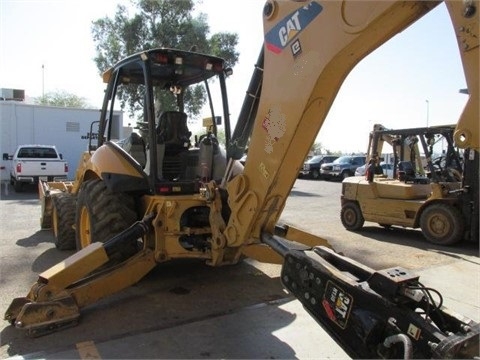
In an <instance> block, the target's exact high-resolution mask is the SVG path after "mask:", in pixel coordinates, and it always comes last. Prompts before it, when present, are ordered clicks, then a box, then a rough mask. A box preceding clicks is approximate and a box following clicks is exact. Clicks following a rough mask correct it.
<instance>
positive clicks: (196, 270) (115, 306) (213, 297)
mask: <svg viewBox="0 0 480 360" xmlns="http://www.w3.org/2000/svg"><path fill="white" fill-rule="evenodd" d="M51 251H52V252H53V251H55V249H51ZM47 253H48V254H47ZM49 255H51V252H50V250H49V251H47V252H45V253H44V254H42V255H41V257H48V256H49ZM39 258H40V257H39ZM40 264H42V265H40ZM43 266H44V261H43V260H39V259H37V261H36V264H34V266H33V267H35V268H43ZM287 297H288V294H287V293H286V292H285V291H284V290H283V287H282V285H281V282H280V280H279V278H278V277H269V276H267V275H265V274H263V273H262V272H261V271H259V270H258V269H257V268H255V267H253V266H251V265H249V264H247V263H245V262H241V263H239V264H237V265H234V266H226V267H220V268H212V267H209V266H207V265H205V264H204V263H203V262H201V261H198V260H179V261H170V262H167V263H164V264H160V265H158V266H157V267H156V268H155V269H154V270H152V271H151V272H150V273H149V274H148V275H147V276H145V277H144V278H143V279H142V280H141V281H140V282H139V283H137V284H136V285H134V286H132V287H129V288H127V289H125V290H123V291H121V292H119V293H117V294H114V295H111V296H109V297H107V298H106V299H103V300H101V301H99V302H98V303H96V304H93V305H91V306H89V307H86V308H85V309H83V310H82V311H81V313H82V316H81V320H80V323H79V325H78V326H76V327H72V328H68V329H64V330H61V331H60V332H57V333H53V334H50V335H46V336H43V337H40V338H28V337H26V335H25V334H24V333H23V332H21V331H19V330H17V329H15V328H14V327H12V326H8V327H6V328H5V329H3V331H2V333H1V345H2V346H4V345H8V350H7V351H8V354H9V355H10V356H14V355H25V354H31V353H36V352H39V351H42V352H45V353H47V354H48V353H49V352H50V353H52V352H53V351H55V352H58V350H59V349H60V350H61V349H70V348H74V347H75V344H76V343H78V342H82V341H91V340H93V341H94V342H95V343H104V342H107V341H111V340H115V339H122V338H125V337H129V336H134V335H137V334H145V333H150V332H153V331H159V330H162V331H163V330H165V329H173V328H176V327H179V326H186V325H188V324H192V323H195V322H198V321H204V320H207V319H209V318H214V317H221V316H224V315H226V314H232V313H236V312H239V311H242V309H245V308H248V307H252V306H257V305H258V304H265V303H269V302H272V301H277V300H281V299H285V298H287ZM279 311H280V309H279ZM283 319H284V323H282V322H280V323H278V326H279V327H283V326H287V325H288V323H290V322H291V321H293V319H294V315H292V314H284V315H283ZM247 320H248V321H255V319H247ZM247 320H245V321H247ZM273 330H275V329H268V328H265V329H263V330H262V331H267V332H272V331H273ZM181 336H188V334H185V335H181ZM275 340H277V341H278V339H276V338H275V337H273V336H271V341H275ZM277 346H278V344H277ZM284 355H285V357H286V358H289V357H291V356H293V354H291V353H288V351H286V352H284ZM42 356H45V355H42ZM136 356H138V357H150V356H149V355H146V356H143V355H142V354H141V353H138V354H136ZM165 356H167V357H174V353H173V352H172V353H168V354H165ZM104 357H105V358H111V357H112V356H110V354H104ZM197 357H202V354H197ZM46 358H48V357H46Z"/></svg>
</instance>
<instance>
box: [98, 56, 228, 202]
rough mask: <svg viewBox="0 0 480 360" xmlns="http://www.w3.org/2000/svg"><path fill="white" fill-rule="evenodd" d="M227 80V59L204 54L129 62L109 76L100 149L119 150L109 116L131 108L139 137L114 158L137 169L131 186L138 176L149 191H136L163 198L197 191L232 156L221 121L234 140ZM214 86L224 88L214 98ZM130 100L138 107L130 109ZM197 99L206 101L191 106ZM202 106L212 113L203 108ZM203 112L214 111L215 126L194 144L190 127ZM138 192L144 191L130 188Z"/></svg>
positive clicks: (215, 176) (211, 124) (217, 174)
mask: <svg viewBox="0 0 480 360" xmlns="http://www.w3.org/2000/svg"><path fill="white" fill-rule="evenodd" d="M229 74H231V70H230V69H226V68H225V63H224V60H223V59H221V58H218V57H214V56H209V55H204V54H200V53H194V52H187V51H180V50H173V49H163V48H161V49H153V50H148V51H144V52H141V53H138V54H135V55H132V56H130V57H128V58H127V59H125V60H123V61H121V62H120V63H118V64H117V65H115V66H114V67H113V68H111V69H109V70H108V71H106V72H105V74H104V81H105V82H108V86H107V96H106V97H105V102H104V104H103V109H102V114H101V120H100V126H99V135H100V136H98V139H99V144H98V147H100V146H102V145H106V146H110V147H115V145H112V142H113V140H112V136H111V134H112V133H113V132H112V127H113V126H114V125H113V121H111V114H113V109H118V108H124V107H125V106H126V105H128V107H129V108H130V111H129V116H130V117H131V118H133V120H134V122H136V126H135V127H134V129H135V130H134V134H135V135H134V134H133V133H132V135H131V136H130V137H131V139H130V140H129V141H123V142H121V143H120V144H119V145H120V148H121V149H122V150H118V149H116V151H118V152H120V153H121V154H122V156H124V157H125V158H126V160H127V161H129V162H132V164H133V165H134V167H135V169H136V171H137V175H136V176H133V177H132V178H131V179H130V180H131V181H132V182H134V181H137V182H138V179H137V178H138V172H139V173H141V176H142V177H143V178H144V181H143V185H142V187H143V189H138V190H139V191H145V192H149V193H158V194H173V193H175V194H191V193H195V192H198V191H199V189H200V186H201V183H202V182H207V181H210V180H212V179H215V180H219V179H221V178H222V177H223V174H224V172H225V169H226V165H227V156H226V153H225V151H224V150H223V148H222V147H221V146H220V145H219V143H218V140H217V125H218V124H217V121H218V119H222V118H223V119H224V121H225V138H226V141H228V139H229V133H228V131H229V128H230V127H229V121H230V120H229V110H228V101H227V95H226V86H225V78H226V76H227V75H229ZM211 85H212V86H217V87H218V89H217V90H216V91H212V90H211V89H210V86H211ZM127 99H133V100H128V103H127ZM191 99H201V101H199V102H198V103H197V104H196V103H195V102H191V101H190V102H188V101H187V100H191ZM203 103H205V104H206V105H208V106H204V107H201V106H200V105H202V104H203ZM192 104H193V105H192ZM199 104H200V105H199ZM203 108H207V109H208V113H207V114H206V115H207V117H206V119H207V120H208V119H210V120H209V121H207V123H208V124H209V125H208V126H207V127H206V133H204V134H203V135H201V136H200V137H198V136H197V135H195V137H194V139H192V135H193V130H192V129H189V124H191V125H195V124H197V123H198V122H199V117H200V113H201V111H202V110H203ZM203 120H204V121H205V118H204V119H203ZM200 131H201V130H200ZM198 138H199V139H200V140H198ZM125 145H127V146H125ZM123 150H124V151H125V154H123V152H122V151H123ZM128 176H129V175H127V177H128ZM111 177H122V180H121V181H123V182H128V181H129V180H128V178H125V175H124V174H109V178H111ZM118 181H120V180H118ZM147 184H148V185H147ZM135 186H137V187H138V186H140V185H134V184H130V185H128V186H126V188H127V189H132V187H133V188H135ZM147 187H148V188H147Z"/></svg>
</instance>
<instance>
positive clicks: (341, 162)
mask: <svg viewBox="0 0 480 360" xmlns="http://www.w3.org/2000/svg"><path fill="white" fill-rule="evenodd" d="M366 160H367V158H366V157H365V156H364V155H347V156H340V157H339V158H338V159H336V160H335V161H333V162H331V163H328V164H323V165H322V166H321V168H320V177H321V178H322V179H336V178H339V179H345V178H347V177H349V176H353V175H354V174H355V170H357V168H358V167H359V166H362V165H365V161H366Z"/></svg>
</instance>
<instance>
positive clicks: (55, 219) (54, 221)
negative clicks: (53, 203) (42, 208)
mask: <svg viewBox="0 0 480 360" xmlns="http://www.w3.org/2000/svg"><path fill="white" fill-rule="evenodd" d="M52 227H53V236H55V239H56V238H57V237H58V213H57V208H56V207H53V214H52Z"/></svg>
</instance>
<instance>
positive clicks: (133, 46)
mask: <svg viewBox="0 0 480 360" xmlns="http://www.w3.org/2000/svg"><path fill="white" fill-rule="evenodd" d="M132 5H133V7H134V8H135V13H134V14H133V15H132V16H130V15H129V12H128V9H127V7H126V6H123V5H118V6H117V10H116V12H115V14H114V15H113V17H112V18H110V17H104V18H101V19H98V20H95V21H93V23H92V35H93V40H94V42H95V44H96V45H95V46H96V57H95V59H94V61H95V63H96V65H97V68H98V70H99V71H100V73H102V72H104V71H105V70H107V69H108V68H109V67H111V66H112V65H114V64H115V63H117V62H118V61H120V60H121V59H123V58H124V57H126V56H128V55H131V54H134V53H137V52H140V51H143V50H146V49H151V48H156V47H166V48H176V49H180V50H191V49H192V48H194V49H195V51H198V52H202V53H207V54H213V55H216V56H220V57H222V58H224V59H225V61H226V63H227V66H230V67H233V66H234V65H235V64H236V63H237V61H238V56H239V53H238V52H237V51H236V49H235V47H236V46H237V43H238V35H237V34H236V33H216V34H213V35H212V36H211V37H208V35H209V33H210V29H209V26H208V23H207V16H206V15H205V14H200V15H198V16H197V17H195V18H194V17H193V16H192V12H193V10H194V8H195V1H194V0H182V1H172V0H155V1H154V0H132ZM133 7H132V8H133ZM118 96H119V99H120V103H121V106H122V108H124V107H125V105H127V106H128V109H129V110H130V112H131V113H134V112H135V110H137V109H138V107H139V105H140V106H141V101H142V98H143V96H142V95H141V94H138V93H137V92H136V90H131V89H130V90H128V89H125V91H123V92H122V93H120V94H118ZM160 101H161V103H162V108H163V109H166V110H168V109H171V108H174V99H173V98H165V97H162V99H161V100H160ZM205 101H206V98H205V94H204V92H203V91H199V90H198V89H195V87H192V88H191V89H188V90H187V92H186V93H185V105H186V109H185V110H186V111H187V112H188V113H189V114H190V115H192V116H195V115H198V114H199V113H200V110H201V108H202V107H203V105H204V104H205Z"/></svg>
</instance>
